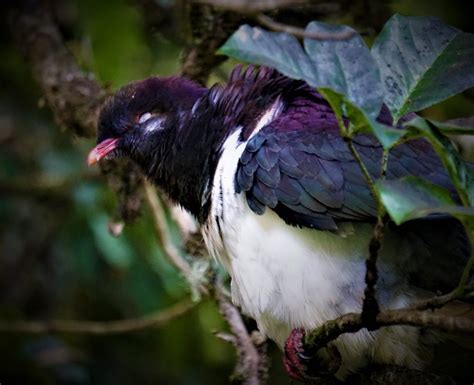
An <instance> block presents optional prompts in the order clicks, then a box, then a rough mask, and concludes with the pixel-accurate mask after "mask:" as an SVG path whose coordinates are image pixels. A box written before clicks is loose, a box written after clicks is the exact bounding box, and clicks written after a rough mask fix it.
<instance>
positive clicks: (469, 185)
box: [404, 117, 474, 206]
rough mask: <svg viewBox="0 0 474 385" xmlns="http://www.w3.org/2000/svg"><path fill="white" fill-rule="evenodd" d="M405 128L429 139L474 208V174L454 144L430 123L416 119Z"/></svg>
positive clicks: (461, 192)
mask: <svg viewBox="0 0 474 385" xmlns="http://www.w3.org/2000/svg"><path fill="white" fill-rule="evenodd" d="M404 126H405V127H406V128H407V129H408V132H409V133H410V134H411V135H422V136H424V137H425V138H427V139H428V140H429V141H430V142H431V144H432V145H433V148H434V149H435V151H436V153H437V154H438V156H439V157H440V159H441V160H442V162H443V164H444V166H445V167H446V170H447V171H448V173H449V176H450V178H451V180H452V182H453V183H454V186H455V187H456V190H457V192H458V194H459V196H460V198H461V200H462V202H463V204H464V205H466V206H468V205H469V206H474V173H473V170H472V167H471V166H469V165H468V164H467V163H466V162H465V161H464V160H463V159H462V158H461V157H460V155H459V153H458V151H457V150H456V148H455V147H454V145H453V143H452V142H451V141H450V140H449V139H448V138H447V137H446V136H444V135H443V134H442V133H441V131H440V130H439V129H438V128H437V127H436V126H435V125H434V124H433V123H431V122H430V121H428V120H425V119H423V118H421V117H416V118H414V119H412V120H410V121H408V122H406V123H404Z"/></svg>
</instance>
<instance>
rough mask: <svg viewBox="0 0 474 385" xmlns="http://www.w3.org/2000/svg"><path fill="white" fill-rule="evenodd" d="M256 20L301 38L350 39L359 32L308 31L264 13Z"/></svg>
mask: <svg viewBox="0 0 474 385" xmlns="http://www.w3.org/2000/svg"><path fill="white" fill-rule="evenodd" d="M255 20H257V21H258V22H259V23H260V24H261V25H263V26H264V27H266V28H268V29H271V30H273V31H277V32H286V33H289V34H292V35H294V36H296V37H297V38H300V39H314V40H328V41H339V40H348V39H350V38H351V37H352V36H354V35H356V34H357V32H356V31H354V30H346V31H343V32H339V33H323V32H307V31H305V30H304V29H303V28H299V27H295V26H292V25H288V24H283V23H279V22H278V21H275V20H273V19H272V18H271V17H270V16H267V15H264V14H263V13H259V14H257V15H256V16H255Z"/></svg>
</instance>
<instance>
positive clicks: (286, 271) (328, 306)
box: [203, 104, 422, 376]
mask: <svg viewBox="0 0 474 385" xmlns="http://www.w3.org/2000/svg"><path fill="white" fill-rule="evenodd" d="M280 108H281V106H279V105H278V104H274V105H273V106H272V108H271V109H270V110H269V111H268V112H267V113H265V114H263V115H262V118H261V120H260V122H259V123H262V124H259V123H257V125H256V131H258V130H260V129H261V128H262V127H264V126H265V125H266V124H267V123H268V122H269V121H271V120H272V119H273V118H274V117H275V116H276V115H278V114H279V111H280ZM240 132H241V129H238V130H236V131H235V132H234V133H233V134H232V135H231V136H230V137H229V138H228V139H227V140H226V142H225V144H224V146H223V151H222V155H221V158H220V161H219V163H218V166H217V169H216V172H215V176H214V180H213V184H212V193H211V199H212V202H211V214H210V215H209V219H208V221H207V223H206V224H205V226H203V235H204V239H205V242H206V245H207V247H208V249H209V251H210V252H211V254H212V255H213V256H214V257H216V258H218V259H219V260H220V261H221V262H222V263H223V264H224V267H225V268H226V269H227V271H228V272H229V274H230V275H231V278H232V296H233V301H234V302H235V303H236V304H238V305H240V306H241V307H242V310H243V311H244V312H245V313H246V314H248V315H250V316H252V317H253V318H255V319H256V321H257V323H258V325H259V328H260V330H261V331H262V332H264V333H266V334H267V335H268V336H269V337H270V338H272V339H273V340H275V341H276V342H277V343H278V344H279V345H280V346H283V344H284V341H285V339H286V338H287V337H288V335H289V333H290V331H291V330H292V329H293V328H295V327H304V328H307V329H313V328H315V327H317V326H319V325H321V324H322V323H323V322H325V321H327V320H330V319H333V318H335V317H337V316H339V315H342V314H345V313H348V312H358V311H360V309H361V302H362V298H363V290H364V287H365V284H364V274H365V255H366V253H367V250H368V242H369V239H370V235H371V232H372V227H371V226H370V225H365V224H359V225H357V226H353V229H352V228H350V229H349V231H348V232H347V234H348V235H347V236H345V237H341V236H339V235H337V234H334V233H330V232H323V231H315V230H311V229H305V228H303V229H302V228H297V227H292V226H288V225H287V224H285V223H284V221H283V220H282V219H281V218H280V217H279V216H278V215H276V214H275V213H274V212H273V211H272V210H270V209H268V208H267V209H266V211H265V213H264V214H263V215H261V216H259V215H257V214H255V213H254V212H253V211H252V210H251V209H250V208H249V207H248V205H247V202H246V198H245V195H244V194H236V193H235V183H234V178H235V173H236V169H237V166H238V161H239V158H240V156H241V155H242V152H243V151H244V149H245V145H246V143H241V142H240V141H239V137H240ZM343 230H344V229H343ZM397 252H400V248H399V250H398V251H397ZM383 268H384V267H383V266H382V269H383ZM407 301H408V298H407V296H405V295H402V294H401V295H398V296H397V297H396V298H392V299H390V301H389V302H388V303H386V306H390V307H402V306H404V305H405V304H406V303H407ZM417 338H418V332H417V330H416V329H414V328H407V327H397V328H390V329H385V330H382V331H379V332H376V333H369V332H367V331H361V332H359V333H355V334H349V335H345V336H342V337H340V338H339V339H338V340H337V345H338V348H339V350H340V352H341V354H342V357H343V362H344V366H343V367H342V368H341V370H340V372H339V375H340V376H344V375H345V374H347V373H348V372H350V371H353V370H355V369H357V368H358V367H360V366H362V365H363V364H364V363H365V362H366V358H367V357H371V358H372V359H373V360H376V361H379V362H384V363H394V364H399V365H407V366H409V367H412V368H420V367H421V365H422V361H421V360H420V358H419V355H418V354H417V353H419V351H418V349H417V345H418V342H417ZM382 340H383V342H382ZM374 341H376V342H377V341H378V342H377V343H374ZM381 346H383V348H381Z"/></svg>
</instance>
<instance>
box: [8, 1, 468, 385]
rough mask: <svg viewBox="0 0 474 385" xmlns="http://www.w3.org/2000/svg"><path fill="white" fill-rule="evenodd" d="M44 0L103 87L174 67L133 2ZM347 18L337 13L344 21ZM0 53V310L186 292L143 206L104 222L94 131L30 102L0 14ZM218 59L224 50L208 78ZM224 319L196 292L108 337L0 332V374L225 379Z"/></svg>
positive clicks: (77, 310) (104, 314)
mask: <svg viewBox="0 0 474 385" xmlns="http://www.w3.org/2000/svg"><path fill="white" fill-rule="evenodd" d="M437 1H438V2H439V0H437ZM161 3H163V4H165V5H166V4H168V3H172V2H161ZM55 4H56V8H55V12H56V15H55V16H56V19H57V20H58V22H59V25H60V28H61V31H62V32H63V34H64V36H65V37H66V39H67V44H68V47H69V48H70V50H71V51H72V52H73V53H74V55H75V56H76V58H77V59H78V61H79V63H81V65H82V66H83V67H84V68H85V69H87V70H89V71H91V72H92V73H93V74H95V76H96V78H97V79H98V80H99V81H100V82H102V83H104V84H106V85H109V86H110V87H111V88H113V89H116V88H117V87H119V86H121V85H123V84H124V83H126V82H128V81H131V80H134V79H137V78H142V77H146V76H149V75H151V74H155V75H170V74H175V73H177V72H178V70H179V55H180V52H181V49H182V47H180V46H179V45H177V44H176V43H174V42H172V41H169V40H167V38H166V37H165V36H164V35H162V34H160V33H159V32H158V31H155V30H151V29H150V28H149V27H148V26H147V24H146V22H145V20H144V19H143V15H142V14H141V13H140V11H139V9H137V8H136V7H135V6H134V5H133V2H131V1H125V0H114V1H112V0H108V1H93V0H64V1H58V2H56V3H55ZM431 5H432V2H431V1H430V2H428V1H427V0H425V1H421V2H416V4H414V3H413V2H408V1H400V2H396V3H394V5H393V11H403V12H405V13H410V14H429V13H430V12H431V10H432V9H431ZM455 8H456V9H457V11H456V12H455V11H450V12H449V20H446V21H447V22H449V23H451V24H453V25H456V26H459V28H461V29H464V30H466V28H465V26H464V24H463V23H465V21H464V20H465V17H466V13H465V12H464V13H463V12H460V11H459V10H460V9H461V8H460V7H459V6H457V7H455ZM433 10H438V8H437V7H434V8H433ZM170 12H171V11H170ZM441 13H442V12H441ZM438 16H440V17H443V14H438ZM348 18H350V15H346V16H345V17H344V20H341V21H344V22H345V23H349V24H350V21H349V22H348V21H347V19H348ZM333 21H338V20H333ZM0 52H1V53H2V55H1V60H0V195H1V199H0V218H1V221H0V263H1V265H0V266H1V268H0V317H1V318H2V319H11V320H15V319H48V318H67V319H88V320H110V319H121V318H129V317H136V316H139V315H142V314H146V313H148V312H151V311H155V310H157V309H161V308H165V307H166V306H169V305H171V304H173V303H175V302H177V301H179V300H180V299H183V298H185V297H188V296H189V290H188V288H187V286H186V283H185V282H184V281H183V279H182V278H181V277H180V276H179V275H178V274H177V273H176V271H175V270H174V269H173V268H172V267H170V266H169V264H168V263H167V262H166V261H165V260H164V258H163V252H162V250H161V249H160V248H159V246H158V245H157V243H156V239H155V236H154V232H153V231H152V221H151V218H150V216H149V213H147V212H146V209H145V210H144V213H143V215H142V216H141V217H140V218H139V219H138V220H136V221H135V222H134V223H133V224H131V225H127V226H126V227H125V230H124V232H123V234H122V235H121V236H120V237H118V238H114V237H113V236H112V235H110V234H109V232H108V230H107V223H108V221H109V220H110V219H109V218H110V217H111V216H112V215H113V213H114V209H115V205H116V197H115V195H114V194H113V193H112V192H111V191H110V189H109V188H108V187H107V186H106V184H105V183H104V181H103V179H102V178H101V177H100V174H99V172H98V170H97V169H87V168H86V166H85V160H84V159H85V155H86V154H87V151H88V149H90V148H91V147H92V145H93V141H92V140H82V139H77V138H73V137H72V136H71V135H70V134H69V133H68V132H61V131H60V130H59V129H58V128H57V126H56V125H55V124H54V123H53V120H52V116H51V113H50V112H49V111H48V110H47V109H46V108H39V106H41V105H42V104H43V102H42V101H41V93H40V90H39V89H38V87H37V85H36V84H35V82H34V81H33V79H32V78H31V75H30V71H29V68H28V66H27V65H26V64H25V63H24V62H23V60H22V58H21V55H20V54H19V52H17V51H16V50H15V47H14V45H13V43H12V42H11V39H10V36H9V33H8V30H7V28H6V23H0ZM230 67H231V64H229V63H225V64H224V65H223V66H222V67H221V68H220V69H219V71H217V72H216V74H214V75H213V76H212V77H211V80H212V81H217V80H219V78H221V77H222V75H223V74H225V73H226V72H227V71H228V69H229V68H230ZM473 110H474V104H473V101H472V99H468V98H466V97H465V96H458V97H456V98H455V99H451V100H448V101H446V102H445V103H442V104H441V105H438V106H437V107H435V108H433V109H430V110H429V111H428V112H427V113H428V114H430V115H431V116H433V117H434V118H436V119H438V120H443V119H445V118H451V117H458V116H463V115H464V116H467V115H469V114H472V111H473ZM225 328H226V326H225V324H224V323H223V321H222V319H221V316H220V315H219V313H218V312H217V309H216V307H215V305H214V304H213V303H211V302H204V303H202V304H200V305H199V306H198V307H197V308H196V309H195V310H193V311H191V312H190V313H189V314H187V315H185V316H183V317H181V318H179V319H177V320H175V321H173V322H172V323H170V324H169V325H167V326H166V327H163V328H161V329H157V330H147V331H141V332H135V333H129V334H124V335H117V336H107V337H98V336H88V335H82V334H78V335H75V334H61V335H55V336H40V335H38V336H32V335H22V334H2V335H1V338H0V357H1V358H0V382H1V383H2V384H38V385H42V384H100V385H108V384H111V385H112V384H113V385H132V384H160V383H163V384H226V383H228V376H229V374H230V373H231V371H232V368H233V366H234V362H235V353H234V349H233V348H232V346H230V345H228V344H226V343H224V342H222V341H220V340H218V339H217V338H216V337H215V336H214V335H213V334H212V332H213V331H214V330H222V329H225ZM272 357H273V365H272V369H271V377H270V381H269V383H270V384H287V383H288V379H287V378H286V376H285V375H284V374H283V371H282V367H281V364H280V358H279V353H278V352H277V350H276V348H274V347H273V348H272Z"/></svg>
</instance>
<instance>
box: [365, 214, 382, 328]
mask: <svg viewBox="0 0 474 385" xmlns="http://www.w3.org/2000/svg"><path fill="white" fill-rule="evenodd" d="M385 218H386V217H385V216H383V217H382V216H378V217H377V223H376V225H375V226H374V230H373V235H372V238H371V239H370V242H369V256H368V258H367V259H366V261H365V266H366V272H365V290H364V301H363V303H362V319H363V321H364V323H365V325H366V326H367V328H368V329H369V330H371V329H372V328H373V327H375V318H376V316H377V314H378V313H379V311H380V307H379V304H378V302H377V298H376V297H375V286H376V284H377V280H378V271H377V258H378V254H379V251H380V248H381V247H382V240H383V237H384V229H385V223H386V219H385Z"/></svg>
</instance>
